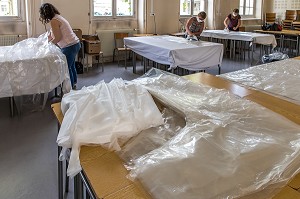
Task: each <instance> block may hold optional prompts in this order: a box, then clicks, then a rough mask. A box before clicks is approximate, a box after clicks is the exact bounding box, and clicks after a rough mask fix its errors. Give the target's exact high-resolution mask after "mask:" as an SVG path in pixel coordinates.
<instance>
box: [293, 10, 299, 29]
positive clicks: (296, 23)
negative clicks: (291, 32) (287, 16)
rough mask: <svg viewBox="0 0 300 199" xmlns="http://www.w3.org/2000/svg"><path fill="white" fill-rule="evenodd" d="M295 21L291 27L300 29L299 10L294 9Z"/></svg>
mask: <svg viewBox="0 0 300 199" xmlns="http://www.w3.org/2000/svg"><path fill="white" fill-rule="evenodd" d="M296 13H297V17H296V21H293V29H295V30H300V10H296Z"/></svg>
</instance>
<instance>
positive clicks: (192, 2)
mask: <svg viewBox="0 0 300 199" xmlns="http://www.w3.org/2000/svg"><path fill="white" fill-rule="evenodd" d="M203 1H204V10H203V11H205V10H207V6H208V2H207V0H203ZM194 4H195V0H191V6H190V8H189V9H191V14H189V15H181V14H180V8H181V3H180V6H179V14H180V18H186V17H192V16H197V15H198V13H194Z"/></svg>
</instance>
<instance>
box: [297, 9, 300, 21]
mask: <svg viewBox="0 0 300 199" xmlns="http://www.w3.org/2000/svg"><path fill="white" fill-rule="evenodd" d="M296 13H297V16H296V21H300V10H296Z"/></svg>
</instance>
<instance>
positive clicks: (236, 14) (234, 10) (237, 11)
mask: <svg viewBox="0 0 300 199" xmlns="http://www.w3.org/2000/svg"><path fill="white" fill-rule="evenodd" d="M232 15H233V16H234V17H236V16H238V15H239V9H237V8H235V9H233V11H232Z"/></svg>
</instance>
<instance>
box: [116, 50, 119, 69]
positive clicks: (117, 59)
mask: <svg viewBox="0 0 300 199" xmlns="http://www.w3.org/2000/svg"><path fill="white" fill-rule="evenodd" d="M119 53H120V52H119V51H117V55H116V56H117V61H118V66H120V57H119V56H120V55H119Z"/></svg>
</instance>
